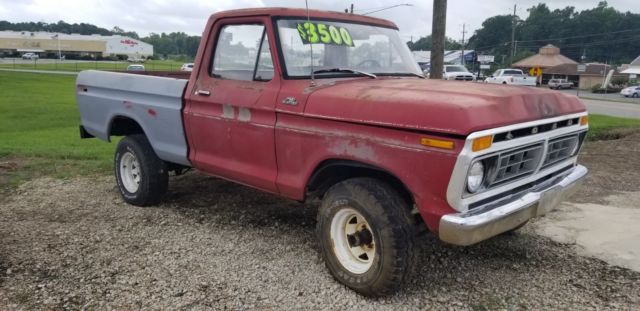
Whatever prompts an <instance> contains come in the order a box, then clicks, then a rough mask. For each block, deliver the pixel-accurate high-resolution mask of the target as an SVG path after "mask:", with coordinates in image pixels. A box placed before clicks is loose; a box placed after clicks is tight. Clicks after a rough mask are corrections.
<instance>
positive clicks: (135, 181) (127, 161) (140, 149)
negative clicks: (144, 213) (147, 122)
mask: <svg viewBox="0 0 640 311" xmlns="http://www.w3.org/2000/svg"><path fill="white" fill-rule="evenodd" d="M114 162H115V163H114V164H115V175H116V182H117V183H118V188H119V189H120V194H122V197H123V198H124V200H125V201H126V202H127V203H129V204H133V205H138V206H149V205H154V204H158V203H159V202H160V201H161V200H162V197H163V196H164V194H165V193H166V192H167V188H168V185H169V174H168V171H167V166H166V163H165V162H164V161H162V160H161V159H160V158H158V156H157V155H156V153H155V151H153V148H152V147H151V144H150V143H149V141H148V140H147V138H146V137H145V136H144V135H141V134H136V135H131V136H127V137H125V138H124V139H122V140H121V141H120V142H119V143H118V147H117V148H116V154H115V158H114Z"/></svg>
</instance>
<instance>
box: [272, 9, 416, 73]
mask: <svg viewBox="0 0 640 311" xmlns="http://www.w3.org/2000/svg"><path fill="white" fill-rule="evenodd" d="M277 25H278V35H279V39H280V42H279V44H280V47H281V51H282V54H283V58H284V62H285V64H284V65H285V69H286V72H287V75H288V76H290V77H302V78H305V77H309V76H310V75H311V70H312V68H313V71H320V72H319V73H317V74H316V75H315V77H316V78H328V77H331V78H335V77H353V76H358V75H360V76H362V74H358V73H357V72H358V71H359V72H364V73H370V74H374V75H377V76H384V75H388V76H392V75H393V76H414V75H422V72H421V71H420V69H419V67H418V64H417V62H416V61H415V59H414V58H413V55H412V54H411V52H410V51H409V48H408V47H407V44H406V43H405V42H403V41H402V39H401V38H400V35H399V34H398V31H397V30H395V29H391V28H385V27H380V26H374V25H365V24H354V23H349V22H337V21H323V20H310V21H308V20H307V19H306V18H300V19H279V20H278V21H277ZM312 50H313V64H311V59H312V57H311V51H312ZM329 69H332V70H329ZM336 69H347V70H336Z"/></svg>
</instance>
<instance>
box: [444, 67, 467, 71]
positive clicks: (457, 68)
mask: <svg viewBox="0 0 640 311" xmlns="http://www.w3.org/2000/svg"><path fill="white" fill-rule="evenodd" d="M444 69H445V71H446V72H469V70H467V68H466V67H464V66H445V68H444Z"/></svg>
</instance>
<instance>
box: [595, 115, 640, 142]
mask: <svg viewBox="0 0 640 311" xmlns="http://www.w3.org/2000/svg"><path fill="white" fill-rule="evenodd" d="M630 128H640V119H626V118H618V117H610V116H604V115H598V114H592V115H589V136H588V138H589V139H590V140H599V139H604V138H606V137H607V136H609V133H611V132H612V131H614V130H619V129H630Z"/></svg>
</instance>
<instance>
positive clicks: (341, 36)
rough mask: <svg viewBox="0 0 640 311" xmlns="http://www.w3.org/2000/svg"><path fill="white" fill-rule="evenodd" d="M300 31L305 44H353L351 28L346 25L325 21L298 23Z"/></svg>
mask: <svg viewBox="0 0 640 311" xmlns="http://www.w3.org/2000/svg"><path fill="white" fill-rule="evenodd" d="M298 33H299V34H300V39H301V40H302V43H304V44H313V43H323V44H335V45H346V46H353V39H352V38H351V34H350V33H349V30H347V29H346V28H344V27H339V28H338V27H336V26H333V25H329V26H327V24H325V23H310V22H305V23H298Z"/></svg>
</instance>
